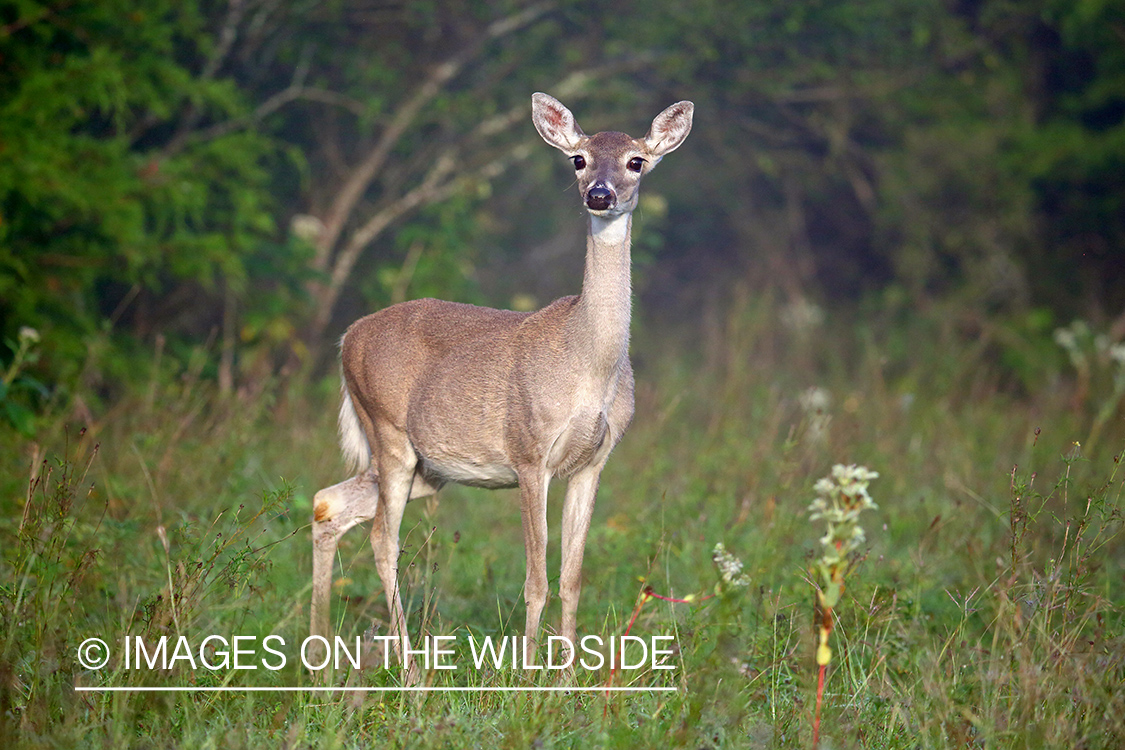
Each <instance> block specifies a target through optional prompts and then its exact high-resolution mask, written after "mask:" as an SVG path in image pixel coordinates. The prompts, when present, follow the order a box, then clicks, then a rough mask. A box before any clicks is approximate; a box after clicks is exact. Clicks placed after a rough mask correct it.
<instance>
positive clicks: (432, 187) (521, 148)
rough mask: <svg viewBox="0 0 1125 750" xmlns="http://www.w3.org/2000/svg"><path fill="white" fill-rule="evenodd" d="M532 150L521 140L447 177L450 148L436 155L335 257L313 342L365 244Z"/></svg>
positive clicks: (315, 322) (320, 297) (490, 176)
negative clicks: (423, 174) (501, 155)
mask: <svg viewBox="0 0 1125 750" xmlns="http://www.w3.org/2000/svg"><path fill="white" fill-rule="evenodd" d="M531 150H532V149H531V143H528V142H525V143H521V144H520V145H518V146H516V147H515V148H513V149H512V150H511V151H509V152H508V154H507V156H505V157H504V158H501V159H496V160H494V161H491V162H488V163H487V164H485V165H484V166H482V167H480V168H479V169H477V170H475V171H473V172H471V173H469V174H463V175H460V176H458V177H451V178H450V177H449V175H450V174H452V172H453V170H454V167H455V166H456V164H457V162H456V159H454V158H453V153H452V152H453V150H452V149H451V150H450V151H448V152H446V153H445V154H443V155H442V156H441V157H439V158H438V160H437V162H436V163H435V164H434V167H433V168H432V169H431V170H430V172H429V174H427V175H426V178H425V179H424V180H423V181H422V184H420V185H418V187H416V188H414V189H413V190H411V191H410V192H408V193H406V194H405V195H403V196H402V197H400V198H398V199H397V200H395V201H393V202H391V203H389V204H387V205H385V206H384V207H383V208H381V209H379V210H378V211H376V212H375V213H374V214H373V215H372V216H371V217H370V218H369V219H368V220H367V221H366V222H365V223H364V224H363V226H361V227H360V228H359V229H357V230H356V231H355V232H353V233H352V235H351V237H350V238H349V240H348V243H347V245H346V246H345V247H344V249H343V250H341V251H340V254H339V255H338V256H337V257H336V262H335V263H334V264H333V265H332V273H331V276H330V280H329V282H328V284H327V286H326V287H324V288H323V291H322V292H321V293H320V294H319V295H318V299H317V309H316V314H315V317H314V318H313V322H312V332H311V336H310V340H312V341H316V340H319V339H320V338H321V333H322V332H323V331H324V329H325V328H326V327H327V326H328V323H329V321H330V320H331V318H332V311H333V310H334V309H335V307H336V300H337V299H338V298H339V296H340V292H341V290H342V289H343V287H344V283H345V282H346V281H347V280H348V277H349V276H350V275H351V272H352V268H353V267H355V264H356V262H357V261H358V260H359V258H360V255H362V253H363V251H364V250H365V249H366V248H367V246H368V245H370V244H371V243H372V242H373V241H374V240H375V239H376V238H377V237H379V236H380V235H381V234H382V233H383V232H384V231H386V229H387V228H388V227H389V226H391V224H393V223H394V222H395V221H397V220H398V219H400V218H402V217H403V216H405V215H406V214H408V213H410V212H411V211H414V210H415V209H417V208H419V207H420V206H429V205H433V204H435V203H440V202H441V201H444V200H446V199H447V198H449V197H451V196H452V195H454V194H456V193H458V192H460V191H461V190H463V189H465V188H466V187H467V186H468V185H469V184H471V183H475V182H481V181H489V180H492V179H495V178H496V177H498V176H500V175H501V174H502V173H503V172H505V171H506V170H508V169H509V168H510V167H512V166H513V165H514V164H516V163H517V162H520V161H523V160H524V159H526V158H527V157H528V156H529V155H530V154H531ZM447 178H449V179H447Z"/></svg>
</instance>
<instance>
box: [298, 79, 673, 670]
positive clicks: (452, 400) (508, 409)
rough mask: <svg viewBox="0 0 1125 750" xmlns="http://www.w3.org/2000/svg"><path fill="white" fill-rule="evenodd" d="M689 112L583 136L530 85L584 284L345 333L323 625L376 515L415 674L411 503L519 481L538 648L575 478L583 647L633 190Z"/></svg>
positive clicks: (321, 504) (436, 310)
mask: <svg viewBox="0 0 1125 750" xmlns="http://www.w3.org/2000/svg"><path fill="white" fill-rule="evenodd" d="M693 112H694V105H693V104H692V103H691V102H689V101H681V102H678V103H676V104H673V105H672V106H670V107H668V108H667V109H665V110H664V111H663V112H661V113H660V114H659V115H657V116H656V118H655V119H654V120H653V122H652V125H651V127H650V129H649V131H648V134H647V135H645V136H644V137H643V138H632V137H630V136H628V135H626V134H625V133H618V132H612V131H605V132H600V133H596V134H594V135H590V136H588V135H586V134H585V133H583V131H582V129H581V128H579V126H578V123H577V122H576V121H575V119H574V115H573V114H571V112H570V110H568V109H567V108H566V107H565V106H563V105H562V104H561V103H560V102H559V101H558V100H556V99H555V98H553V97H551V96H549V95H547V94H542V93H537V94H534V95H533V96H532V122H533V123H534V125H535V128H536V130H537V131H538V132H539V135H540V136H542V138H543V140H545V141H546V142H547V143H548V144H549V145H551V146H554V147H555V148H556V149H558V150H559V151H561V152H563V154H565V155H566V157H567V158H568V159H569V160H570V161H571V162H572V163H573V166H574V170H575V175H576V178H577V183H578V190H579V193H580V194H581V196H582V203H583V206H584V207H585V209H586V213H587V215H588V216H587V219H588V231H587V237H586V261H585V268H584V272H583V280H582V291H581V293H580V294H578V295H575V296H568V297H562V298H561V299H558V300H555V301H554V302H552V303H551V304H549V305H547V306H546V307H544V308H543V309H541V310H538V311H536V312H515V311H510V310H497V309H491V308H485V307H478V306H474V305H468V304H462V303H458V302H447V301H442V300H436V299H417V300H412V301H408V302H401V303H398V304H395V305H392V306H390V307H387V308H384V309H382V310H380V311H378V312H375V313H373V314H371V315H368V316H366V317H364V318H361V319H360V320H358V321H356V322H355V323H353V324H352V325H351V326H350V327H349V328H348V329H347V331H346V332H345V333H344V336H343V338H342V339H341V340H340V369H341V373H342V379H341V380H342V382H341V405H340V413H339V438H340V449H341V452H342V453H343V455H344V457H345V459H346V460H347V461H348V464H349V468H350V469H351V471H352V472H354V476H353V477H352V478H351V479H348V480H346V481H343V482H340V483H339V484H335V485H333V486H331V487H327V488H325V489H322V490H320V491H319V492H317V493H316V494H315V495H314V497H313V514H314V517H313V523H312V537H313V574H312V602H311V608H310V609H311V633H312V635H320V636H323V637H325V638H327V637H329V636H330V630H329V605H330V602H329V593H330V589H331V584H332V573H333V564H334V558H335V555H336V549H337V544H338V542H339V539H340V537H341V536H342V535H343V534H344V532H346V531H347V530H348V529H350V528H352V527H353V526H356V525H357V524H360V523H364V522H366V521H368V520H371V521H372V527H371V547H372V550H373V551H374V555H375V566H376V569H377V571H378V574H379V578H380V580H381V582H382V585H383V590H384V593H385V596H386V599H387V606H388V609H389V612H390V623H389V625H390V628H389V629H390V632H391V635H392V639H391V640H392V643H393V644H394V648H395V651H396V654H397V657H398V659H399V661H400V662H401V663H402V667H403V669H404V670H406V672H407V675H408V680H409V681H412V682H413V681H416V678H417V670H416V669H415V665H414V662H413V661H412V660H411V658H410V653H409V652H410V645H409V643H410V642H409V637H408V634H407V627H406V617H405V613H404V612H403V608H402V597H401V595H400V592H399V585H398V562H399V554H400V550H399V527H400V525H401V523H402V518H403V512H404V510H405V507H406V504H407V502H408V501H409V500H412V499H415V498H420V497H425V496H427V495H431V494H433V493H435V492H437V491H438V490H439V489H440V488H441V487H442V486H443V485H445V484H447V483H450V482H454V483H459V484H463V485H468V486H473V487H483V488H489V489H499V488H512V487H519V493H520V495H519V501H520V513H521V516H522V524H523V541H524V553H525V556H526V566H527V568H526V578H525V580H524V586H523V596H524V600H525V603H526V606H527V611H526V612H527V613H526V619H525V623H524V634H525V638H526V639H527V640H526V641H525V645H524V647H525V649H526V648H527V644H528V643H530V644H532V646H533V647H534V644H535V642H536V639H537V637H538V633H539V627H540V620H541V619H542V615H543V610H544V607H545V606H546V603H547V596H548V581H547V559H546V555H547V488H548V484H549V483H550V481H551V479H552V478H555V477H558V478H561V479H565V480H567V488H566V493H565V497H564V500H563V508H562V534H561V539H562V567H561V572H560V577H559V597H560V599H561V603H562V621H561V627H560V629H559V631H558V632H559V633H560V634H561V635H562V636H563V637H565V638H566V639H567V641H565V642H564V643H569V644H573V643H574V642H575V636H576V618H577V611H578V598H579V594H580V591H581V587H582V580H581V573H582V557H583V554H584V552H585V547H586V537H587V534H588V532H589V528H590V522H591V516H592V514H593V510H594V502H595V495H596V493H597V490H598V482H599V478H600V476H601V473H602V469H603V467H604V466H605V464H606V461H607V459H608V458H609V454H610V451H612V450H613V448H614V447H615V446H616V445H617V443H618V441H619V440H621V437H622V435H623V434H624V433H625V430H626V428H627V427H628V426H629V424H630V422H631V421H632V418H633V408H634V407H633V369H632V365H631V363H630V361H629V326H630V319H631V315H632V287H631V265H630V264H631V259H630V233H631V228H632V214H633V210H634V209H635V208H636V207H637V201H638V197H639V193H638V187H639V185H640V182H641V179H642V178H643V177H644V176H645V175H646V174H648V173H649V171H651V170H652V168H653V167H655V166H656V165H657V164H658V163H659V162H660V160H661V159H662V158H663V157H664V156H665V155H666V154H668V153H670V152H672V151H674V150H676V149H677V148H678V147H679V146H680V145H681V144H682V143H683V142H684V139H685V138H687V135H688V133H689V132H690V131H691V125H692V115H693ZM314 643H319V642H318V641H317V642H314ZM314 650H315V649H314Z"/></svg>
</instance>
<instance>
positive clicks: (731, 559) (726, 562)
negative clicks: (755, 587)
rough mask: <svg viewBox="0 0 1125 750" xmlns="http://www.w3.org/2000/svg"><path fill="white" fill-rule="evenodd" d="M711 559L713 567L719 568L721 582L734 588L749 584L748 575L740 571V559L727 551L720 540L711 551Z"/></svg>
mask: <svg viewBox="0 0 1125 750" xmlns="http://www.w3.org/2000/svg"><path fill="white" fill-rule="evenodd" d="M711 559H712V560H713V561H714V562H715V567H717V568H718V569H719V575H720V576H722V578H723V583H725V584H727V585H729V586H733V587H735V588H739V587H742V586H749V585H750V577H749V576H747V575H744V574H743V573H742V561H741V560H739V559H738V558H737V557H735V556H734V555H732V554H731V553H729V552H727V548H726V546H725V545H724V544H723V543H722V542H716V543H715V549H714V550H712V552H711Z"/></svg>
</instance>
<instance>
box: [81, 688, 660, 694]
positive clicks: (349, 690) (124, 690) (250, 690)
mask: <svg viewBox="0 0 1125 750" xmlns="http://www.w3.org/2000/svg"><path fill="white" fill-rule="evenodd" d="M74 690H75V692H79V693H269V692H274V693H474V692H475V693H567V692H571V693H573V692H578V693H596V692H606V693H674V692H676V690H677V689H676V688H674V687H605V686H602V687H469V686H454V687H288V686H279V687H259V686H255V687H230V686H226V687H77V686H76V687H75V688H74Z"/></svg>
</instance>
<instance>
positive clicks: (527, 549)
mask: <svg viewBox="0 0 1125 750" xmlns="http://www.w3.org/2000/svg"><path fill="white" fill-rule="evenodd" d="M550 481H551V476H550V474H547V473H546V472H545V471H543V470H542V469H540V468H536V469H535V470H533V471H528V472H526V473H521V474H520V513H521V515H522V516H523V547H524V553H525V555H526V557H527V576H526V578H525V579H524V584H523V598H524V600H525V601H526V602H527V621H526V624H525V627H524V635H525V636H526V637H527V640H528V642H529V643H528V647H529V648H530V647H531V646H532V645H533V644H534V643H535V641H536V638H537V637H538V635H539V622H540V620H541V619H542V618H543V608H544V607H545V606H546V605H547V485H548V484H549V483H550Z"/></svg>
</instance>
